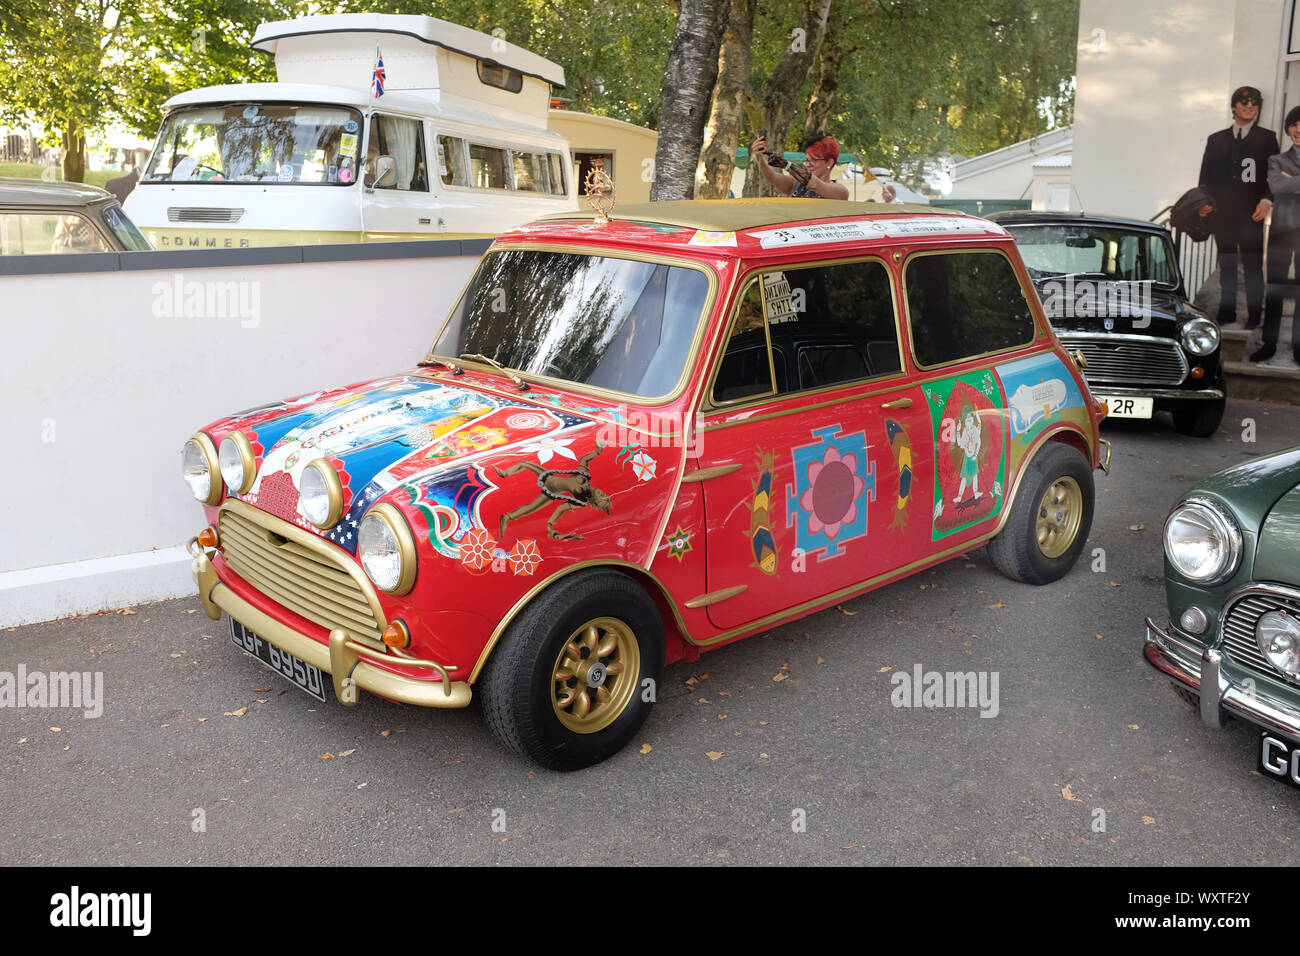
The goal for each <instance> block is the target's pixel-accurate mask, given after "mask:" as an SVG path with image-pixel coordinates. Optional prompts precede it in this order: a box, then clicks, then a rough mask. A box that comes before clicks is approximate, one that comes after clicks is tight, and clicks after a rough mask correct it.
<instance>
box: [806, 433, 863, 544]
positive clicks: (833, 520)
mask: <svg viewBox="0 0 1300 956" xmlns="http://www.w3.org/2000/svg"><path fill="white" fill-rule="evenodd" d="M865 487H866V482H864V481H863V480H862V478H861V477H859V475H858V456H857V455H856V454H851V455H845V456H843V457H840V452H839V449H838V448H836V447H835V446H834V445H827V446H826V454H825V455H824V456H822V460H821V461H814V462H811V463H809V465H808V487H807V489H806V490H805V491H804V493H803V495H802V496H801V497H800V498H799V507H800V508H801V509H802V510H803V512H804V513H805V514H807V515H808V533H809V534H817V533H818V532H819V531H824V532H825V534H826V537H827V538H830V539H831V540H834V539H835V536H836V535H837V534H839V533H840V526H841V525H844V524H852V523H853V522H854V521H856V520H857V518H858V498H859V497H861V495H862V491H863V489H864V488H865Z"/></svg>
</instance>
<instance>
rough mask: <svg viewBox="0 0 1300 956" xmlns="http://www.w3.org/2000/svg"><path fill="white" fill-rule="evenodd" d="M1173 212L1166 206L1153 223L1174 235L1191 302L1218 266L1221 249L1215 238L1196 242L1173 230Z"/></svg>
mask: <svg viewBox="0 0 1300 956" xmlns="http://www.w3.org/2000/svg"><path fill="white" fill-rule="evenodd" d="M1173 210H1174V207H1173V206H1166V207H1165V208H1164V209H1161V210H1160V211H1159V212H1158V213H1156V214H1155V215H1154V216H1152V217H1151V221H1152V222H1154V223H1155V224H1156V225H1158V226H1164V227H1165V228H1166V229H1169V230H1170V231H1171V232H1172V233H1173V234H1174V248H1175V249H1176V250H1177V252H1178V271H1179V272H1180V273H1182V276H1183V285H1184V287H1185V289H1186V291H1187V298H1188V299H1189V300H1191V299H1195V298H1196V293H1197V292H1198V291H1200V288H1201V286H1202V285H1204V284H1205V280H1206V279H1208V278H1209V277H1210V273H1211V272H1213V271H1214V270H1215V267H1216V266H1217V265H1218V262H1219V247H1218V246H1217V245H1215V242H1214V237H1213V236H1211V237H1210V238H1209V239H1206V240H1205V241H1204V242H1195V241H1193V240H1192V238H1191V237H1190V236H1188V235H1187V234H1186V233H1185V232H1183V231H1182V230H1180V229H1175V228H1173V227H1172V226H1171V225H1170V224H1169V217H1170V215H1171V214H1172V213H1173Z"/></svg>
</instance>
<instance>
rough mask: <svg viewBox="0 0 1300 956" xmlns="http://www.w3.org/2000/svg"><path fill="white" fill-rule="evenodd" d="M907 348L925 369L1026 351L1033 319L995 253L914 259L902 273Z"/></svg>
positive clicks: (1011, 275) (1031, 337) (1004, 263)
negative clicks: (908, 338)
mask: <svg viewBox="0 0 1300 956" xmlns="http://www.w3.org/2000/svg"><path fill="white" fill-rule="evenodd" d="M903 284H904V285H905V286H906V287H907V310H908V312H909V314H910V319H911V327H912V348H913V350H914V351H915V353H916V360H917V362H918V363H919V364H920V365H922V366H925V367H927V368H932V367H934V366H936V365H947V364H949V363H950V362H959V361H961V360H962V359H967V358H974V357H975V356H977V355H986V354H988V353H990V352H1000V351H1002V350H1004V349H1010V348H1014V347H1016V346H1017V345H1028V344H1029V343H1030V342H1032V341H1033V340H1034V316H1033V313H1032V312H1031V311H1030V310H1029V302H1028V301H1027V300H1026V299H1025V293H1024V290H1023V289H1022V288H1021V287H1020V281H1019V280H1018V279H1017V278H1016V272H1015V269H1013V268H1012V266H1011V262H1010V261H1009V260H1008V259H1007V257H1006V256H1004V255H1001V254H1000V253H997V252H958V253H939V254H936V255H917V256H913V257H912V258H910V259H908V260H907V265H906V266H904V269H903Z"/></svg>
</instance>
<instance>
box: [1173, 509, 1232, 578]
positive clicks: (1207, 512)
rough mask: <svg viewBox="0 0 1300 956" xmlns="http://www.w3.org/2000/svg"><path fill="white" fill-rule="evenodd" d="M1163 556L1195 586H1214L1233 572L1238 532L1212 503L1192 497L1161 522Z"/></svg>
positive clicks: (1229, 516)
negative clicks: (1163, 528)
mask: <svg viewBox="0 0 1300 956" xmlns="http://www.w3.org/2000/svg"><path fill="white" fill-rule="evenodd" d="M1165 556H1166V557H1167V558H1168V559H1169V563H1170V564H1172V565H1173V566H1174V570H1175V571H1177V572H1178V573H1179V574H1181V575H1182V576H1183V577H1185V578H1187V580H1189V581H1193V582H1195V583H1196V584H1207V585H1208V584H1218V583H1219V582H1220V581H1226V580H1227V579H1228V578H1229V577H1230V576H1231V575H1232V572H1234V571H1235V570H1237V562H1238V561H1239V560H1240V558H1241V530H1240V529H1239V528H1238V527H1237V523H1236V521H1234V520H1233V519H1232V516H1231V515H1229V514H1227V513H1226V512H1224V511H1223V509H1221V508H1220V507H1219V506H1218V505H1216V504H1214V502H1212V501H1209V500H1207V499H1204V498H1192V499H1189V500H1187V501H1184V502H1182V503H1181V504H1179V505H1177V506H1176V507H1175V508H1174V510H1173V511H1171V512H1169V517H1168V518H1166V519H1165Z"/></svg>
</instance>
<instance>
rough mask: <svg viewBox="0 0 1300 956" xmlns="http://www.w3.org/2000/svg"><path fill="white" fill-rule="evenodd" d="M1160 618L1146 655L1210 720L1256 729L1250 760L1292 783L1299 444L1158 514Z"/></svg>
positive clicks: (1297, 674)
mask: <svg viewBox="0 0 1300 956" xmlns="http://www.w3.org/2000/svg"><path fill="white" fill-rule="evenodd" d="M1164 541H1165V594H1166V597H1167V599H1168V604H1169V618H1168V620H1167V621H1166V622H1165V623H1164V624H1158V623H1156V622H1155V621H1153V620H1151V619H1149V618H1148V619H1147V622H1146V643H1145V646H1144V653H1145V657H1146V660H1147V662H1148V663H1149V664H1151V665H1152V666H1153V667H1155V668H1156V670H1158V671H1159V672H1161V673H1162V674H1164V675H1165V676H1166V677H1168V678H1169V679H1170V680H1171V681H1173V685H1174V690H1175V691H1177V693H1178V694H1179V696H1181V697H1183V698H1184V699H1185V700H1187V701H1188V702H1189V703H1191V704H1193V705H1194V706H1196V707H1197V708H1198V709H1199V711H1200V715H1201V718H1202V719H1203V720H1204V721H1205V723H1207V724H1209V725H1210V726H1211V727H1216V728H1217V727H1223V726H1224V724H1225V723H1226V718H1228V717H1236V718H1238V719H1240V720H1244V721H1247V722H1248V723H1252V724H1255V725H1256V726H1257V727H1259V730H1260V736H1259V748H1258V750H1257V752H1256V760H1257V766H1258V767H1259V770H1260V772H1262V773H1263V774H1264V775H1266V776H1269V777H1272V778H1273V779H1275V780H1282V781H1286V782H1288V783H1291V784H1293V785H1295V786H1300V448H1290V449H1287V450H1285V451H1281V452H1278V453H1277V454H1274V455H1266V456H1264V457H1262V458H1256V459H1254V460H1252V461H1248V462H1245V463H1243V464H1240V465H1236V466H1234V467H1232V468H1229V469H1227V470H1226V471H1221V472H1219V473H1218V474H1217V475H1213V476H1211V477H1209V478H1206V479H1205V480H1204V481H1201V482H1199V483H1198V484H1197V485H1196V486H1195V487H1193V488H1192V490H1191V491H1189V492H1188V493H1187V495H1186V496H1184V498H1183V500H1181V501H1180V502H1179V503H1178V504H1177V505H1175V506H1174V508H1173V510H1172V511H1170V513H1169V517H1168V518H1167V519H1166V520H1165V531H1164Z"/></svg>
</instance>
